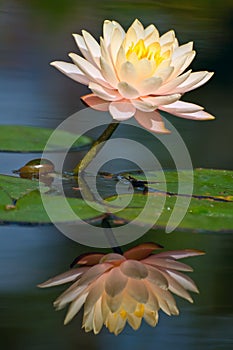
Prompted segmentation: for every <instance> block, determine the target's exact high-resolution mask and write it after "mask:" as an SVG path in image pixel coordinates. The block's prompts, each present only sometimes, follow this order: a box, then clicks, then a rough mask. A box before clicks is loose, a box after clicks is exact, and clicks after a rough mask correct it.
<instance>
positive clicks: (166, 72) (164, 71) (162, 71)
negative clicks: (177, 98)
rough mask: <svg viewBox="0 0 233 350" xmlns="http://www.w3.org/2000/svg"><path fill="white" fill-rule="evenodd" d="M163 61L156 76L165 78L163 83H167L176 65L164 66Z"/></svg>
mask: <svg viewBox="0 0 233 350" xmlns="http://www.w3.org/2000/svg"><path fill="white" fill-rule="evenodd" d="M162 64H163V62H162V63H161V64H160V65H159V67H158V69H156V71H155V74H154V76H155V77H156V78H161V79H162V80H163V83H166V81H167V80H168V79H169V77H170V76H171V74H172V73H173V71H174V67H166V68H162Z"/></svg>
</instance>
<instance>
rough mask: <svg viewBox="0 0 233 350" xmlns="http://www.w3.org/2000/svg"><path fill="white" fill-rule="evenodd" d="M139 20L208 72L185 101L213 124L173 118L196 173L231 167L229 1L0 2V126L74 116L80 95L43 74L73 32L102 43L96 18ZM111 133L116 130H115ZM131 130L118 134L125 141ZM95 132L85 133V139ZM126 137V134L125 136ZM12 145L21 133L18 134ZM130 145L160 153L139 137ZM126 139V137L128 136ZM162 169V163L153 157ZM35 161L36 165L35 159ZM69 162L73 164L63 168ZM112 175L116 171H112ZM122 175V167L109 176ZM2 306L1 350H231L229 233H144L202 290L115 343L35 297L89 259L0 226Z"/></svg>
mask: <svg viewBox="0 0 233 350" xmlns="http://www.w3.org/2000/svg"><path fill="white" fill-rule="evenodd" d="M136 17H137V18H139V19H140V20H141V21H142V22H143V23H144V24H145V25H147V24H150V23H154V24H156V25H157V26H158V28H159V29H160V31H161V32H165V31H167V30H169V29H175V30H176V33H177V36H178V37H179V39H180V42H186V41H190V40H193V41H194V42H195V45H194V46H195V49H196V50H197V57H196V59H195V61H194V63H193V64H192V68H193V69H194V70H209V71H212V70H213V71H215V76H214V78H213V79H212V80H211V81H210V82H209V83H208V84H207V85H206V86H204V87H202V88H200V89H198V90H197V91H193V92H191V93H188V94H187V95H186V96H185V98H184V100H186V101H191V102H195V103H197V104H200V105H203V106H204V107H205V109H206V110H207V111H209V112H210V113H212V114H214V115H215V116H216V120H215V121H213V122H212V121H211V122H194V121H186V120H180V119H178V118H176V117H171V118H170V121H171V122H172V123H173V125H174V126H175V127H176V128H177V129H178V130H179V132H180V134H181V136H182V137H183V140H184V141H185V143H186V146H187V148H188V149H189V152H190V155H191V158H192V161H193V164H194V167H213V168H225V169H232V161H233V157H232V127H233V119H232V96H233V95H232V92H233V89H232V56H233V47H232V41H231V39H232V33H233V3H232V1H230V0H229V1H228V0H222V1H211V0H205V1H201V0H196V1H185V0H183V1H181V0H177V1H172V0H168V1H138V0H134V1H123V0H118V1H107V0H105V1H99V2H96V1H93V0H91V1H83V0H82V1H79V0H76V1H75V0H68V1H65V0H57V1H53V0H50V1H48V0H47V1H45V0H41V1H39V0H38V1H37V0H28V1H26V0H22V1H16V0H15V1H0V38H1V45H0V53H1V54H0V60H1V65H0V86H1V95H0V103H1V114H0V123H1V124H22V125H38V126H44V127H52V128H55V127H56V126H57V125H59V123H60V122H62V121H63V120H64V119H65V118H66V117H68V116H69V115H71V114H73V113H75V112H76V111H79V110H80V109H82V108H84V106H83V105H82V103H81V101H80V96H82V95H84V94H86V93H88V89H87V88H86V87H84V86H82V85H79V84H76V83H75V82H73V81H71V80H69V79H68V78H66V77H65V76H63V75H62V74H60V73H59V72H57V71H56V70H54V69H53V68H52V67H50V66H49V62H51V61H53V60H67V61H68V60H69V59H68V58H67V53H68V52H72V51H76V47H75V44H74V42H73V39H72V36H71V34H72V33H73V32H77V33H79V32H80V31H81V29H86V30H88V31H90V32H92V33H93V34H94V35H95V36H96V37H99V36H100V35H101V27H102V22H103V20H104V19H115V20H117V21H119V22H120V23H122V24H123V26H125V28H126V27H127V26H128V25H129V24H130V23H131V22H132V21H133V20H134V19H135V18H136ZM120 128H121V127H120ZM130 133H133V131H130V130H128V129H127V128H123V127H122V128H121V129H119V130H118V135H120V136H122V135H124V136H126V135H128V136H129V137H130V136H132V135H131V134H130ZM94 134H95V133H93V135H94ZM134 136H135V135H134ZM19 137H20V135H19ZM137 137H138V138H139V140H140V137H141V138H142V139H144V141H145V143H147V144H148V145H150V146H151V144H152V146H151V147H152V149H153V147H154V149H153V150H154V151H156V152H158V153H159V152H160V146H159V143H156V142H155V143H154V144H153V143H152V141H151V139H150V138H149V137H148V138H147V137H146V136H145V135H144V134H140V133H139V134H138V135H137ZM137 137H136V138H137ZM161 154H162V156H161V158H162V164H163V165H164V166H165V167H167V168H169V167H171V166H172V162H171V159H170V158H169V155H167V154H166V153H163V150H161ZM36 157H37V156H36ZM31 158H34V156H33V155H29V154H23V155H17V154H7V153H5V154H1V165H0V170H1V173H10V172H11V170H12V169H18V168H19V167H20V166H21V165H22V164H24V163H25V162H26V161H28V160H30V159H31ZM71 162H72V160H71ZM117 164H118V165H119V168H120V167H121V168H125V164H123V163H121V164H120V163H117ZM119 170H120V169H119ZM0 232H1V233H0V309H1V320H0V326H1V331H0V332H1V333H0V334H1V337H0V345H1V348H2V349H10V350H11V349H12V350H13V349H16V350H37V349H38V350H47V349H48V350H53V349H56V350H61V349H66V350H74V349H84V348H87V349H91V350H92V349H93V350H95V349H96V350H99V349H101V350H102V349H106V348H112V349H118V348H121V349H122V350H123V349H130V350H131V349H133V350H141V349H144V350H147V349H148V350H149V349H164V350H170V349H172V350H178V349H180V350H194V349H195V350H196V349H201V350H202V349H203V350H204V349H207V350H210V349H211V350H230V349H232V348H233V338H232V311H233V310H232V289H231V287H232V236H231V235H230V234H223V235H221V234H214V235H212V234H192V233H180V232H175V233H172V234H170V235H166V234H165V233H164V232H160V231H154V232H150V233H148V234H147V235H146V236H145V237H143V239H141V241H142V240H144V241H148V240H149V241H150V240H154V241H156V242H158V243H160V244H163V245H164V246H165V247H166V248H167V249H184V248H197V249H203V250H205V251H206V253H207V254H206V255H205V256H203V257H200V258H193V259H190V260H189V263H190V265H192V266H193V267H194V269H195V272H194V273H193V274H192V277H193V279H194V280H195V281H196V283H197V285H198V286H199V288H200V292H201V293H200V295H194V300H195V303H194V305H191V304H189V303H188V302H186V301H182V300H181V299H179V300H178V298H177V300H178V306H179V308H180V311H181V314H180V316H179V317H168V316H166V315H163V314H162V313H161V315H160V322H159V325H158V326H157V327H156V328H155V329H153V328H150V327H148V326H147V325H143V326H142V327H141V328H140V330H139V331H137V332H134V331H132V330H131V329H130V328H126V329H125V330H124V332H123V333H122V335H120V336H118V337H115V336H113V335H111V334H109V333H108V331H106V330H103V331H102V332H101V334H100V335H99V336H93V335H92V334H85V333H84V332H83V331H82V330H80V328H81V315H79V316H78V317H76V318H75V320H74V321H73V322H72V323H71V324H70V325H68V326H66V327H64V326H63V324H62V322H63V318H64V311H60V312H55V311H54V310H53V307H52V301H53V300H54V299H55V298H56V296H57V295H58V294H59V293H61V291H62V290H63V289H64V288H63V287H61V288H55V289H51V290H39V289H37V288H36V287H35V286H36V284H37V283H39V282H41V281H43V280H45V279H47V278H48V277H50V276H53V275H56V274H58V273H60V272H62V271H64V270H66V269H67V268H68V266H69V264H70V262H71V261H72V260H73V259H74V257H75V256H77V255H79V254H81V253H83V252H86V251H88V247H82V246H80V245H78V244H77V243H75V242H72V241H70V240H69V239H68V238H66V237H64V236H63V235H62V234H61V233H59V232H58V231H57V230H56V229H55V228H53V227H52V226H41V227H39V226H38V227H30V226H27V227H23V226H17V225H12V226H1V227H0Z"/></svg>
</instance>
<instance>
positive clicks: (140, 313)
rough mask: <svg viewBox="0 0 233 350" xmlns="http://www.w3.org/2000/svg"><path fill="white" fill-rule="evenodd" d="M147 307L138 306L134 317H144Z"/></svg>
mask: <svg viewBox="0 0 233 350" xmlns="http://www.w3.org/2000/svg"><path fill="white" fill-rule="evenodd" d="M144 310H145V306H144V304H138V305H137V308H136V310H135V311H134V315H135V316H137V317H143V315H144Z"/></svg>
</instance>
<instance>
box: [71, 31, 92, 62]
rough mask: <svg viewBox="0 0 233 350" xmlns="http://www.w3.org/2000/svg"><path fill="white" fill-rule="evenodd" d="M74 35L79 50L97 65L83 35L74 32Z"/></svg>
mask: <svg viewBox="0 0 233 350" xmlns="http://www.w3.org/2000/svg"><path fill="white" fill-rule="evenodd" d="M73 37H74V40H75V42H76V44H77V46H78V48H79V50H80V51H81V53H82V54H83V56H84V57H85V58H86V59H87V61H89V62H91V63H93V64H94V65H95V61H94V60H93V58H92V56H91V54H90V52H89V51H88V48H87V45H86V43H85V41H84V39H83V37H82V36H81V35H79V34H73Z"/></svg>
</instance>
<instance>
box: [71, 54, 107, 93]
mask: <svg viewBox="0 0 233 350" xmlns="http://www.w3.org/2000/svg"><path fill="white" fill-rule="evenodd" d="M69 56H70V58H71V59H72V60H73V62H74V63H75V64H76V65H77V66H78V68H79V69H80V70H81V71H82V72H83V73H84V74H85V75H86V76H87V78H88V79H89V80H90V81H94V82H96V83H98V84H100V85H103V86H105V87H107V88H111V85H110V84H109V83H108V82H106V80H105V79H104V77H103V76H102V74H101V73H100V71H99V70H98V69H97V68H96V67H94V66H93V65H92V64H91V63H90V62H88V61H87V60H85V59H84V58H82V57H81V56H78V55H76V54H75V53H70V54H69Z"/></svg>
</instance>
